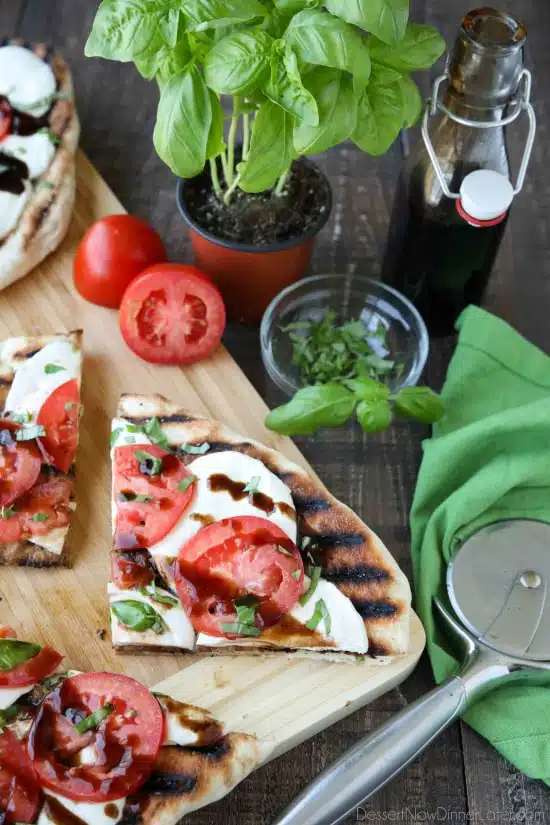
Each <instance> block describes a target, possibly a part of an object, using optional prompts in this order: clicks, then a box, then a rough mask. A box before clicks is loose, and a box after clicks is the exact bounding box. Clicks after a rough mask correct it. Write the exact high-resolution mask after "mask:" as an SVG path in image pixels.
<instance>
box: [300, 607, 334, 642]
mask: <svg viewBox="0 0 550 825" xmlns="http://www.w3.org/2000/svg"><path fill="white" fill-rule="evenodd" d="M322 621H324V623H325V633H326V634H327V636H328V635H329V634H330V628H331V625H332V622H331V618H330V613H329V612H328V608H327V606H326V604H325V602H324V601H323V599H318V600H317V602H316V603H315V610H314V612H313V616H312V617H311V619H309V621H307V622H306V627H308V628H309V629H310V630H316V629H317V628H318V626H319V624H320V623H321V622H322Z"/></svg>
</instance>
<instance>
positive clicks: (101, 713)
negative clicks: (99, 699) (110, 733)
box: [75, 704, 115, 733]
mask: <svg viewBox="0 0 550 825" xmlns="http://www.w3.org/2000/svg"><path fill="white" fill-rule="evenodd" d="M114 709H115V706H114V705H109V704H107V705H103V707H102V708H98V709H97V710H94V712H93V713H90V715H89V716H86V718H85V719H81V720H80V722H79V723H78V724H77V725H75V727H76V730H77V733H87V732H88V731H89V730H93V728H97V727H98V726H99V725H101V723H102V722H103V721H104V720H105V719H106V718H107V717H108V716H110V715H111V713H112V712H113V711H114Z"/></svg>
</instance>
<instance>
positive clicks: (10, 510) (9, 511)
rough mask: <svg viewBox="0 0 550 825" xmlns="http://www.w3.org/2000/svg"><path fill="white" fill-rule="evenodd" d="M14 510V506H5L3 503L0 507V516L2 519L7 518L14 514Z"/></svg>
mask: <svg viewBox="0 0 550 825" xmlns="http://www.w3.org/2000/svg"><path fill="white" fill-rule="evenodd" d="M16 512H17V511H16V509H15V507H6V506H5V505H2V507H1V508H0V517H1V518H3V519H8V518H11V517H12V516H14V515H15V514H16Z"/></svg>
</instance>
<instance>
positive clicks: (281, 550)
mask: <svg viewBox="0 0 550 825" xmlns="http://www.w3.org/2000/svg"><path fill="white" fill-rule="evenodd" d="M277 550H278V551H279V553H282V554H283V556H292V553H291V552H290V550H287V549H286V547H283V545H282V544H278V545H277Z"/></svg>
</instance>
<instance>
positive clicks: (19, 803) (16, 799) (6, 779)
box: [0, 729, 41, 825]
mask: <svg viewBox="0 0 550 825" xmlns="http://www.w3.org/2000/svg"><path fill="white" fill-rule="evenodd" d="M40 798H41V792H40V786H39V785H38V780H37V777H36V773H35V771H34V767H33V764H32V762H31V760H30V759H29V756H28V754H27V752H26V750H25V748H24V747H23V745H21V743H20V742H19V740H18V739H17V737H16V736H15V735H14V734H13V733H12V732H11V731H10V730H7V729H5V730H3V731H1V732H0V822H2V823H6V825H14V823H16V822H34V821H35V819H36V817H37V816H38V809H39V806H40Z"/></svg>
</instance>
